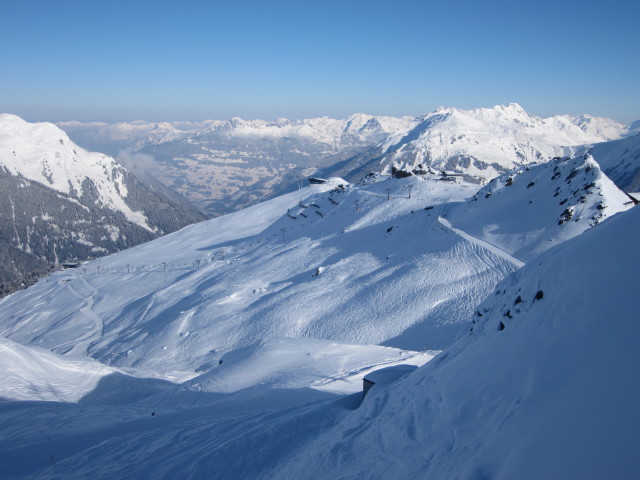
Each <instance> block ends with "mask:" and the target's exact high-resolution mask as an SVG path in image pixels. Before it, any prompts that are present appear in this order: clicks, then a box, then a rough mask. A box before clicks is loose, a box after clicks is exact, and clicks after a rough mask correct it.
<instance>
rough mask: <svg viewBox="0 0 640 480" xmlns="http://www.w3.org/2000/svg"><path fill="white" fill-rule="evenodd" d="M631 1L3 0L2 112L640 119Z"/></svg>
mask: <svg viewBox="0 0 640 480" xmlns="http://www.w3.org/2000/svg"><path fill="white" fill-rule="evenodd" d="M637 5H638V2H632V1H616V0H610V1H607V2H602V1H600V2H594V1H589V0H582V1H580V2H578V1H573V0H571V1H564V2H563V1H562V0H556V1H553V2H552V1H547V0H541V1H537V2H531V1H529V2H518V1H515V0H511V1H491V0H488V1H484V2H483V1H458V2H447V1H443V0H439V1H430V0H422V1H408V0H394V1H386V0H385V1H382V0H380V1H377V0H369V1H359V0H341V1H334V0H317V1H314V2H311V1H305V0H298V1H284V0H279V1H269V0H263V1H253V0H252V1H248V0H247V1H244V0H235V1H232V0H225V1H216V0H210V1H196V0H182V1H179V2H178V1H163V0H158V1H153V2H152V1H145V0H138V1H136V0H109V1H106V0H104V1H103V0H58V1H55V2H54V1H50V0H48V1H31V0H2V2H0V18H2V20H3V22H2V28H1V29H0V65H2V73H1V74H0V111H2V112H8V113H15V114H17V115H20V116H22V117H24V118H26V119H27V120H31V121H35V120H48V121H58V120H72V119H75V120H84V121H88V120H103V121H122V120H134V119H144V120H154V121H157V120H202V119H207V118H216V119H222V118H228V117H231V116H240V117H243V118H265V119H272V118H276V117H289V118H300V117H311V116H320V115H329V116H333V117H340V118H344V117H346V116H348V115H349V114H352V113H356V112H365V113H371V114H384V115H417V114H422V113H427V112H430V111H432V110H433V109H434V108H435V107H437V106H439V105H445V106H454V107H459V108H472V107H481V106H488V107H489V106H493V105H496V104H507V103H510V102H518V103H520V104H521V105H522V106H523V107H524V108H525V109H526V110H528V111H529V112H530V113H533V114H536V115H542V116H546V115H552V114H556V113H571V114H581V113H590V114H593V115H603V116H609V117H612V118H614V119H616V120H619V121H623V122H630V121H632V120H636V119H639V118H640V92H639V87H640V62H639V61H638V58H639V57H640V54H639V52H640V26H639V23H640V7H639V6H637Z"/></svg>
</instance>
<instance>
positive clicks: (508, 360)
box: [266, 209, 640, 479]
mask: <svg viewBox="0 0 640 480" xmlns="http://www.w3.org/2000/svg"><path fill="white" fill-rule="evenodd" d="M638 235H640V210H639V209H633V210H632V211H630V212H627V213H623V214H621V215H619V216H617V217H615V218H613V219H611V220H609V221H607V222H605V223H603V224H601V225H599V226H598V227H597V228H594V229H593V230H591V231H588V232H585V234H583V235H581V236H579V237H577V238H576V239H574V240H571V241H568V242H566V243H565V244H563V245H561V246H560V247H558V248H555V249H553V250H551V251H549V252H546V253H545V254H543V255H542V256H540V257H539V258H538V260H537V261H536V262H533V263H532V264H529V265H527V266H525V267H524V268H523V269H522V270H519V271H518V272H516V273H515V274H513V275H511V276H510V277H508V278H507V279H505V280H504V281H503V282H502V283H501V284H500V285H498V287H497V289H496V291H495V293H494V294H493V295H490V296H489V297H488V298H487V300H486V301H485V302H484V303H483V304H482V305H481V306H480V308H479V310H478V311H479V312H481V316H476V325H475V326H474V328H473V332H471V333H470V334H469V335H468V336H467V337H466V338H464V339H462V340H461V341H460V342H459V343H458V344H456V345H455V346H454V347H452V348H451V349H450V350H449V351H448V352H446V353H444V354H442V355H440V356H439V357H438V358H437V360H435V361H434V362H431V363H429V364H427V366H425V367H424V368H422V369H419V370H418V371H416V372H415V373H414V374H412V375H410V376H409V377H407V378H406V379H403V380H401V381H399V382H397V383H396V384H394V385H392V386H390V387H388V388H387V389H385V390H383V391H380V392H378V393H377V395H375V396H372V397H371V398H369V397H367V398H366V399H365V401H364V404H363V405H362V407H361V408H360V409H358V410H357V411H356V412H354V413H353V414H351V415H350V416H349V418H347V419H346V420H343V421H342V422H340V423H339V424H337V425H336V427H334V428H332V429H329V430H328V431H327V432H326V433H324V434H323V435H321V436H320V437H319V438H317V439H316V440H315V441H312V442H311V443H309V444H305V445H303V446H301V448H300V449H298V450H297V452H295V453H294V454H293V455H291V457H290V459H289V461H287V462H286V463H284V464H282V465H279V467H278V468H277V469H276V470H275V472H272V473H270V474H268V475H266V478H280V479H285V478H291V479H294V478H300V477H301V476H303V475H305V474H307V473H308V472H314V475H315V478H331V479H347V478H349V479H351V478H492V479H512V478H520V479H529V478H530V479H535V478H585V479H596V478H619V479H632V478H636V477H637V473H638V471H640V447H639V444H638V442H637V441H636V440H637V439H636V436H637V431H638V428H640V421H639V417H638V415H637V405H636V403H637V402H636V398H637V395H638V393H639V392H640V382H639V377H638V375H637V371H636V370H637V365H638V362H640V350H638V348H637V342H636V338H637V334H636V330H637V325H636V323H637V322H636V321H635V320H636V318H637V306H636V303H635V301H634V299H635V298H636V291H637V282H636V281H635V278H636V277H637V266H638V264H639V263H640V256H639V253H638V249H637V248H636V243H637V240H636V239H637V238H638Z"/></svg>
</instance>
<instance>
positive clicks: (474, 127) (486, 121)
mask: <svg viewBox="0 0 640 480" xmlns="http://www.w3.org/2000/svg"><path fill="white" fill-rule="evenodd" d="M626 132H627V128H626V127H625V126H624V125H621V124H619V123H617V122H614V121H613V120H610V119H606V118H597V117H590V116H583V117H570V116H556V117H550V118H546V119H543V118H539V117H535V116H533V115H530V114H529V113H527V112H526V111H525V110H524V109H523V108H522V107H521V106H520V105H518V104H516V103H512V104H510V105H507V106H503V105H498V106H496V107H493V108H478V109H474V110H460V109H456V108H443V107H441V108H439V109H437V110H436V111H435V112H433V113H431V114H429V115H426V116H425V117H424V118H423V120H422V122H421V123H419V124H418V125H417V126H416V127H415V128H414V129H413V130H411V131H409V132H408V133H407V134H406V135H404V136H399V135H391V136H390V137H389V138H388V139H387V140H386V141H385V142H383V143H382V144H381V148H382V152H383V153H382V156H381V157H380V159H379V160H377V161H378V162H381V164H382V166H386V168H391V166H396V167H397V168H401V169H404V170H409V171H410V170H413V169H416V168H421V167H419V165H422V166H423V167H427V166H428V167H432V168H436V169H442V170H447V171H449V170H455V171H459V172H464V173H465V174H468V175H472V176H478V177H482V178H493V177H495V176H496V175H498V174H499V173H502V172H504V171H505V170H510V169H513V168H515V167H517V166H520V165H524V164H528V163H531V162H540V161H547V160H549V159H550V158H552V157H555V156H561V155H566V154H568V153H570V148H569V147H572V146H577V145H582V144H585V143H594V142H601V141H606V140H612V139H616V138H620V137H621V136H623V135H624V134H626Z"/></svg>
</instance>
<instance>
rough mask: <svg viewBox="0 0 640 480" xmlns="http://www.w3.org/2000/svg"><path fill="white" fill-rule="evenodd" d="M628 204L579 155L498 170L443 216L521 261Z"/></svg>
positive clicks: (589, 159)
mask: <svg viewBox="0 0 640 480" xmlns="http://www.w3.org/2000/svg"><path fill="white" fill-rule="evenodd" d="M630 206H631V205H630V202H629V198H628V197H627V196H626V195H625V194H624V193H623V192H622V191H620V190H619V189H618V188H617V187H616V186H615V185H614V184H613V182H612V181H611V180H610V179H609V178H607V176H606V175H604V174H603V173H602V171H601V170H600V166H599V165H598V163H597V162H596V161H595V160H594V159H593V157H592V156H591V155H581V156H578V157H573V158H569V157H567V158H556V159H553V160H551V161H550V162H548V163H543V164H540V165H535V166H530V167H526V168H522V169H521V170H518V171H516V172H512V173H507V174H503V175H501V176H500V177H497V178H495V179H493V180H492V181H491V182H490V183H489V184H488V185H486V186H485V187H483V188H481V189H480V190H479V191H478V193H476V194H475V195H474V196H473V197H472V198H470V199H469V200H467V201H466V202H465V203H463V204H461V205H458V206H456V207H455V208H453V209H452V211H451V212H450V214H449V219H450V220H451V222H452V224H453V225H454V226H455V227H459V228H461V229H462V230H464V231H465V232H467V233H469V234H471V235H473V236H474V237H477V238H480V239H482V240H484V241H486V242H488V243H490V244H492V245H496V246H499V247H500V248H502V249H503V250H505V251H506V252H508V253H510V254H512V255H515V256H516V257H517V258H520V259H522V260H525V261H526V260H530V259H531V258H533V257H534V256H536V255H538V254H540V253H541V252H543V251H545V250H548V249H549V248H550V247H552V246H554V245H556V244H558V243H562V242H564V241H566V240H567V239H569V238H572V237H575V236H577V235H579V234H581V233H582V232H584V231H585V230H586V229H588V228H590V227H592V226H594V225H597V224H598V223H600V222H601V221H603V220H604V219H605V218H607V217H610V216H612V215H615V214H616V213H618V212H621V211H624V210H627V209H628V208H630Z"/></svg>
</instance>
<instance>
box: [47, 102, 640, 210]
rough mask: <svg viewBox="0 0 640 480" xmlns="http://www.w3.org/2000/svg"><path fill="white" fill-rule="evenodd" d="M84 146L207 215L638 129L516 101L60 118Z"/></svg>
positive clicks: (557, 150) (487, 171)
mask: <svg viewBox="0 0 640 480" xmlns="http://www.w3.org/2000/svg"><path fill="white" fill-rule="evenodd" d="M58 126H60V127H61V128H62V129H64V130H65V131H66V132H67V133H68V134H69V135H70V136H71V138H73V139H74V141H76V142H78V143H79V144H81V145H83V146H85V147H86V148H90V149H94V150H98V151H105V152H107V153H109V154H111V155H115V156H118V157H119V158H120V159H121V160H122V161H123V162H125V163H126V164H127V166H129V167H130V168H132V169H133V170H134V171H140V170H143V171H150V172H151V173H152V174H153V175H155V176H156V177H157V178H158V179H160V180H161V181H163V182H164V183H165V184H166V185H168V186H170V187H172V188H174V189H175V190H177V191H178V192H180V193H181V194H182V195H184V196H185V197H186V198H188V199H189V200H191V201H192V202H193V203H194V204H195V205H197V206H198V207H199V208H200V209H201V210H202V211H203V212H205V213H207V214H209V215H219V214H222V213H229V212H232V211H235V210H238V209H240V208H243V207H246V206H249V205H252V204H254V203H255V202H257V201H261V200H266V199H269V198H272V197H274V196H276V195H280V194H282V193H286V192H289V191H292V190H294V189H296V188H298V187H299V185H300V182H303V184H304V183H306V178H307V177H309V176H321V177H324V176H339V177H341V178H344V179H345V180H347V181H350V182H357V181H359V180H361V179H362V178H363V177H364V176H365V175H367V174H368V173H371V172H380V171H384V172H390V171H391V169H392V168H393V167H396V168H398V169H401V170H405V171H413V170H416V171H427V170H432V171H441V170H447V171H455V172H458V173H463V174H465V175H466V179H467V180H469V181H472V182H475V183H480V182H481V181H486V180H489V179H491V178H493V177H495V176H496V175H498V174H500V173H503V172H506V171H508V170H510V169H513V168H515V167H518V166H522V165H525V164H528V163H530V162H544V161H547V160H549V159H551V158H552V157H555V156H564V155H568V154H570V153H572V152H573V151H574V148H575V147H577V146H579V145H583V144H593V143H597V142H605V141H609V140H615V139H619V138H621V137H624V136H627V135H629V134H631V133H633V132H634V131H635V130H634V129H633V128H631V127H627V126H625V125H622V124H620V123H618V122H615V121H613V120H611V119H606V118H599V117H592V116H590V115H582V116H570V115H558V116H553V117H549V118H539V117H535V116H533V115H530V114H528V113H527V112H525V111H524V109H523V108H522V107H520V106H519V105H518V104H510V105H506V106H502V105H498V106H496V107H493V108H478V109H474V110H462V109H456V108H444V107H441V108H438V109H437V110H436V111H434V112H432V113H430V114H427V115H421V116H414V117H401V118H394V117H382V116H372V115H365V114H356V115H352V116H350V117H348V118H347V119H345V120H336V119H332V118H327V117H321V118H311V119H305V120H287V119H277V120H274V121H264V120H242V119H240V118H233V119H231V120H228V121H218V120H210V121H206V122H193V123H190V122H162V123H154V122H132V123H116V124H107V123H99V122H94V123H81V122H61V123H59V124H58Z"/></svg>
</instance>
